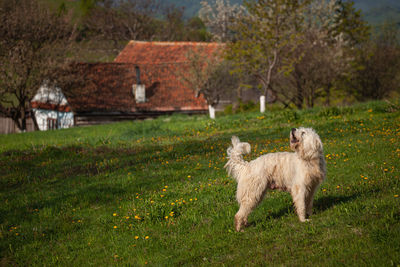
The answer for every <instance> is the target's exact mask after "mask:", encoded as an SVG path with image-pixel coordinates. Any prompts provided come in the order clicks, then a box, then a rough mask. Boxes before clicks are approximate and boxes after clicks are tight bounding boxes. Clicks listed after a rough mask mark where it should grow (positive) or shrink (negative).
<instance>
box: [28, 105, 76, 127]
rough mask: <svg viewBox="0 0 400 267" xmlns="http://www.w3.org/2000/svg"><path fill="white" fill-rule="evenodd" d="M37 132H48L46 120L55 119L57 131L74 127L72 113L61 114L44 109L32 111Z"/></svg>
mask: <svg viewBox="0 0 400 267" xmlns="http://www.w3.org/2000/svg"><path fill="white" fill-rule="evenodd" d="M33 111H34V113H35V117H36V121H37V123H38V126H39V130H41V131H46V130H48V123H47V119H56V120H57V122H58V129H63V128H70V127H72V126H74V113H72V112H61V111H55V110H46V109H33Z"/></svg>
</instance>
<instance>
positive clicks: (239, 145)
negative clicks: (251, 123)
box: [224, 136, 251, 180]
mask: <svg viewBox="0 0 400 267" xmlns="http://www.w3.org/2000/svg"><path fill="white" fill-rule="evenodd" d="M250 151H251V146H250V144H249V143H247V142H240V140H239V138H238V137H237V136H232V146H230V147H229V148H228V150H227V154H228V159H229V160H228V162H227V163H226V164H225V166H224V168H225V169H226V170H227V171H228V174H229V175H232V176H233V177H234V178H235V179H236V180H238V179H239V176H240V175H239V173H238V171H239V170H243V168H245V167H246V166H247V164H248V162H246V161H245V160H243V157H242V155H243V154H249V153H250Z"/></svg>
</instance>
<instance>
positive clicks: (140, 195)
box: [0, 102, 400, 266]
mask: <svg viewBox="0 0 400 267" xmlns="http://www.w3.org/2000/svg"><path fill="white" fill-rule="evenodd" d="M297 126H308V127H313V128H315V129H316V130H317V132H318V133H319V134H320V136H321V139H322V141H323V143H324V152H325V156H326V160H327V166H328V173H327V180H326V181H325V182H324V183H323V184H322V186H321V188H320V190H319V191H318V193H317V195H316V199H315V201H314V203H315V206H314V215H313V216H312V220H311V222H308V223H300V222H299V221H298V219H297V217H296V215H295V213H294V210H293V206H292V203H291V198H290V196H289V194H287V193H284V192H279V191H272V192H268V193H267V196H266V198H265V200H264V201H263V203H262V204H261V205H260V206H259V207H258V208H257V209H256V210H255V211H254V212H253V213H252V214H251V215H250V218H249V223H250V226H249V227H248V228H246V229H245V231H244V232H243V233H236V232H235V231H234V228H233V216H234V214H235V213H236V211H237V208H238V205H237V203H236V201H235V187H236V183H235V182H234V181H233V180H232V179H231V178H229V177H228V176H227V175H226V172H225V170H224V169H223V166H224V164H225V162H226V149H227V147H228V146H229V142H230V137H231V136H232V135H233V134H235V135H238V136H239V137H240V138H241V139H242V140H244V141H248V142H250V144H251V145H252V153H251V154H250V155H249V156H247V158H246V159H247V160H250V159H253V158H256V157H257V156H259V155H262V154H265V153H269V152H276V151H287V150H289V149H288V142H289V131H290V128H292V127H297ZM399 137H400V110H399V105H398V104H397V105H392V104H388V103H385V102H371V103H366V104H360V105H357V106H353V107H345V108H327V109H322V108H318V109H312V110H304V111H276V112H267V113H266V114H263V115H261V114H259V113H246V114H237V115H231V116H220V117H218V118H217V120H215V121H211V120H209V119H207V118H206V117H204V116H194V117H187V116H172V117H163V118H159V119H157V120H149V121H135V122H126V123H118V124H112V125H102V126H94V127H84V128H75V129H68V130H58V131H52V132H35V133H24V134H16V135H2V136H0V177H1V178H0V201H1V202H0V203H1V206H0V258H1V260H0V262H1V265H12V264H17V265H41V266H43V265H47V266H49V265H51V266H54V265H61V266H81V265H83V266H86V265H95V266H109V265H124V266H126V265H134V266H141V265H146V264H147V265H150V266H170V265H191V266H199V265H221V264H222V265H226V266H244V265H247V266H249V265H250V266H260V265H285V266H287V265H291V266H293V265H294V266H305V265H317V266H337V265H346V266H361V265H362V266H364V265H369V266H392V265H394V266H396V265H398V264H400V249H399V248H400V210H399V205H400V197H399V195H400V170H399V166H400V138H399Z"/></svg>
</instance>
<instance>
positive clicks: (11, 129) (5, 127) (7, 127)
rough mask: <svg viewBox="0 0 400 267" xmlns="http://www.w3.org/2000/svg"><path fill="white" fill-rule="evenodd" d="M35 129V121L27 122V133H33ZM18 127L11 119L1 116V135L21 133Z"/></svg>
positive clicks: (29, 119) (29, 120)
mask: <svg viewBox="0 0 400 267" xmlns="http://www.w3.org/2000/svg"><path fill="white" fill-rule="evenodd" d="M34 129H35V127H34V125H33V121H32V119H31V118H28V119H27V120H26V131H27V132H32V131H34ZM19 132H20V131H19V129H18V127H17V126H16V125H15V123H14V122H13V121H12V119H10V118H6V117H1V116H0V134H10V133H19Z"/></svg>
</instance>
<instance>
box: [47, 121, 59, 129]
mask: <svg viewBox="0 0 400 267" xmlns="http://www.w3.org/2000/svg"><path fill="white" fill-rule="evenodd" d="M47 129H48V130H55V129H58V121H57V119H52V118H47Z"/></svg>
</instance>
